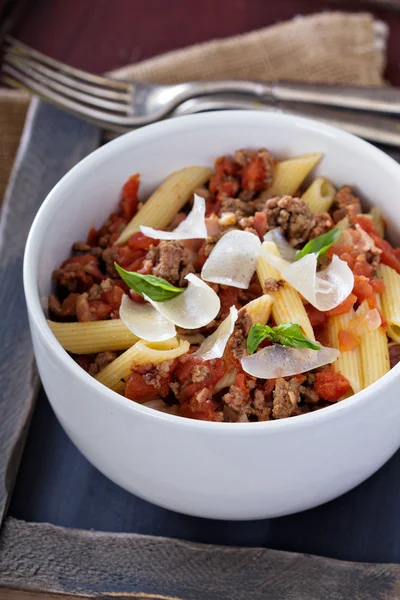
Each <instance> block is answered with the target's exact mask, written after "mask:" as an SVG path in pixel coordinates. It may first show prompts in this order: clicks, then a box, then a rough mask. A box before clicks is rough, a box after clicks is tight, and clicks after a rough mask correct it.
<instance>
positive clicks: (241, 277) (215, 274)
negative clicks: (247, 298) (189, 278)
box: [201, 229, 261, 289]
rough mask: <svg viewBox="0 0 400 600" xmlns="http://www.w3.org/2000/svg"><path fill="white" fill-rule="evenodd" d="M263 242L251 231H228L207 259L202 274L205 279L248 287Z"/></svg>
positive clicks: (237, 286)
mask: <svg viewBox="0 0 400 600" xmlns="http://www.w3.org/2000/svg"><path fill="white" fill-rule="evenodd" d="M260 247H261V242H260V240H259V238H258V236H256V235H254V234H253V233H250V232H249V231H239V230H236V229H235V230H233V231H228V233H225V235H223V236H222V238H221V239H220V240H219V241H218V242H217V244H216V245H215V248H214V249H213V251H212V252H211V254H210V256H209V257H208V259H207V260H206V262H205V264H204V266H203V270H202V272H201V276H202V278H203V279H204V280H205V281H210V282H213V283H219V284H222V285H230V286H232V287H236V288H241V289H247V288H248V287H249V285H250V281H251V278H252V277H253V275H254V272H255V270H256V266H257V258H258V255H259V253H260Z"/></svg>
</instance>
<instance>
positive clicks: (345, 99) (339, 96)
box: [179, 79, 400, 114]
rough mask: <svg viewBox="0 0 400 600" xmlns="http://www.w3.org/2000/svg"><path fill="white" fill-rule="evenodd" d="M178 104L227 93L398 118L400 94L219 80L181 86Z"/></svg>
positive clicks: (348, 87) (394, 90)
mask: <svg viewBox="0 0 400 600" xmlns="http://www.w3.org/2000/svg"><path fill="white" fill-rule="evenodd" d="M182 92H183V94H182V96H181V97H180V98H179V101H180V102H182V101H183V100H187V99H189V98H193V97H194V96H201V95H204V94H217V93H226V92H239V93H242V94H243V93H244V94H251V95H253V96H257V97H258V98H259V99H260V100H278V101H286V102H304V103H307V104H319V105H325V106H337V107H341V108H353V109H357V110H368V111H372V112H380V113H382V112H383V113H392V114H400V90H398V89H397V88H389V87H386V88H385V87H384V88H380V87H367V86H352V85H332V84H322V83H305V82H300V81H299V82H297V81H273V82H271V83H268V82H262V81H246V80H239V79H238V80H225V81H224V80H222V81H221V80H220V81H193V82H190V83H186V84H182Z"/></svg>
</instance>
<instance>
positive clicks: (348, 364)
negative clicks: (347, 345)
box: [327, 308, 363, 394]
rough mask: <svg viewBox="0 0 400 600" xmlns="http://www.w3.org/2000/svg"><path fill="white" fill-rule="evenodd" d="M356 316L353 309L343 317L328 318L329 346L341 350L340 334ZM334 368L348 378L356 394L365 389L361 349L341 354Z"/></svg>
mask: <svg viewBox="0 0 400 600" xmlns="http://www.w3.org/2000/svg"><path fill="white" fill-rule="evenodd" d="M355 316H356V314H355V312H354V309H353V308H352V309H351V310H349V312H347V313H345V314H343V315H337V316H335V317H329V318H328V322H327V328H328V336H329V345H330V346H331V347H332V348H336V349H337V350H340V348H339V332H340V331H343V329H346V327H347V325H348V324H349V323H350V321H352V320H353V319H355ZM332 366H333V369H334V371H335V372H336V373H341V374H342V375H343V376H344V377H346V379H347V381H348V382H349V383H350V385H351V389H352V390H353V393H354V394H356V393H357V392H359V391H361V390H362V389H363V381H362V367H361V355H360V348H355V349H354V350H348V351H347V352H341V353H340V356H339V358H338V359H337V360H336V361H335V362H334V363H333V365H332Z"/></svg>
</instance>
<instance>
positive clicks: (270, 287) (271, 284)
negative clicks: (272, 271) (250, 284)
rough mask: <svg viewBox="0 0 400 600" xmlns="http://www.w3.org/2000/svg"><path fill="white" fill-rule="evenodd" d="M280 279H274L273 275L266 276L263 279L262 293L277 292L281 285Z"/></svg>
mask: <svg viewBox="0 0 400 600" xmlns="http://www.w3.org/2000/svg"><path fill="white" fill-rule="evenodd" d="M282 283H283V282H282V281H276V279H274V278H273V277H267V278H266V279H264V293H265V294H268V292H277V291H278V290H279V288H280V286H281V285H282Z"/></svg>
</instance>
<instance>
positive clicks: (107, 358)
mask: <svg viewBox="0 0 400 600" xmlns="http://www.w3.org/2000/svg"><path fill="white" fill-rule="evenodd" d="M116 358H117V353H116V352H108V351H107V352H100V353H99V354H98V355H97V356H96V358H95V360H94V362H92V363H91V365H90V367H89V374H90V375H97V373H98V372H99V371H101V370H102V369H104V368H105V367H106V366H107V365H109V364H110V363H111V362H112V361H113V360H115V359H116Z"/></svg>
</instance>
